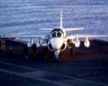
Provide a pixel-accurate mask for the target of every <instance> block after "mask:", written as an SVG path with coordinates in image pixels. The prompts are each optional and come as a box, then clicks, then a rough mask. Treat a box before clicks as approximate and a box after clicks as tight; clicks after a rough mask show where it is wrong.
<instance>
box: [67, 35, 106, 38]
mask: <svg viewBox="0 0 108 86" xmlns="http://www.w3.org/2000/svg"><path fill="white" fill-rule="evenodd" d="M67 38H68V39H74V38H90V39H92V38H108V35H88V34H85V35H82V34H77V35H70V36H68V37H67Z"/></svg>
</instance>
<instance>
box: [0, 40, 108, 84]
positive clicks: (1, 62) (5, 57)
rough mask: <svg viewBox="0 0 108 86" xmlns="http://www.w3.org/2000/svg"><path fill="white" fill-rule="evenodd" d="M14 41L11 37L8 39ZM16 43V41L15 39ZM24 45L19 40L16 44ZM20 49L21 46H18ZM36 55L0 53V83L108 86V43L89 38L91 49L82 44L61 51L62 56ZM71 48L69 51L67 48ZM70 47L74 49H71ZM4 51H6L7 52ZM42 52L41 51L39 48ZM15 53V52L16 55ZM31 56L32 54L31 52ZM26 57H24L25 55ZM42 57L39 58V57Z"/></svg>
mask: <svg viewBox="0 0 108 86" xmlns="http://www.w3.org/2000/svg"><path fill="white" fill-rule="evenodd" d="M11 43H12V44H13V43H14V42H13V41H12V42H11ZM15 45H16V42H15ZM19 45H20V46H25V45H24V44H22V43H19V44H17V46H19ZM21 49H22V48H21ZM46 49H47V48H42V49H40V50H42V51H43V50H45V51H44V53H43V54H38V57H37V56H36V55H35V56H34V57H36V58H38V59H34V60H33V59H32V60H30V59H29V58H27V57H26V55H27V54H22V53H19V55H18V53H15V50H14V53H12V52H11V53H9V52H8V53H7V52H4V53H3V52H1V53H0V84H1V85H2V86H10V85H11V86H36V85H37V86H43V85H44V86H50V85H52V86H76V85H77V86H82V85H83V86H107V85H108V73H107V72H108V69H107V66H108V43H107V42H105V41H100V40H92V46H91V48H90V49H86V48H84V47H83V46H81V48H79V49H76V48H75V49H72V50H71V49H70V50H67V51H64V52H62V53H61V60H60V61H54V60H52V59H50V60H48V59H49V58H53V54H51V55H49V54H48V53H47V55H46V56H47V57H48V56H49V57H48V58H46V56H42V55H44V54H45V52H46ZM69 51H71V53H70V52H69ZM72 51H73V53H72ZM6 53H7V54H6ZM41 53H42V52H41ZM15 54H17V55H15ZM30 57H32V56H30ZM25 58H26V59H25ZM39 58H41V59H39Z"/></svg>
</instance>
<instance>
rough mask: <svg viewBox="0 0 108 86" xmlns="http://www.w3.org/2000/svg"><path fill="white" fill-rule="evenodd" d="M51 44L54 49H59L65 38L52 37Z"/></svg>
mask: <svg viewBox="0 0 108 86" xmlns="http://www.w3.org/2000/svg"><path fill="white" fill-rule="evenodd" d="M50 44H51V46H52V48H53V49H55V50H58V49H60V48H61V46H62V44H63V40H62V39H61V38H52V39H51V40H50Z"/></svg>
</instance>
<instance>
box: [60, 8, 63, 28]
mask: <svg viewBox="0 0 108 86" xmlns="http://www.w3.org/2000/svg"><path fill="white" fill-rule="evenodd" d="M60 28H61V29H63V11H62V10H61V11H60Z"/></svg>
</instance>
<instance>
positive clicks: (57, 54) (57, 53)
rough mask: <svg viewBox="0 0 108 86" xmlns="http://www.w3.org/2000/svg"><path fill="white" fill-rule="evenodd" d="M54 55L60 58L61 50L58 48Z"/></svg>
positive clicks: (57, 58)
mask: <svg viewBox="0 0 108 86" xmlns="http://www.w3.org/2000/svg"><path fill="white" fill-rule="evenodd" d="M54 55H55V58H56V60H59V55H60V50H56V51H55V52H54Z"/></svg>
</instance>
